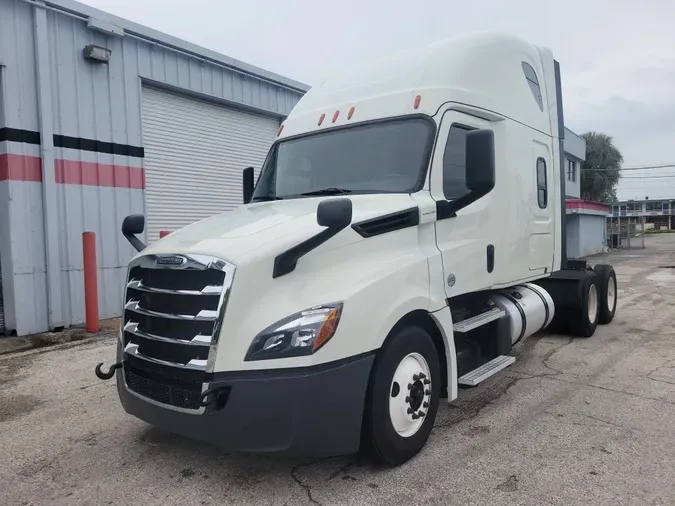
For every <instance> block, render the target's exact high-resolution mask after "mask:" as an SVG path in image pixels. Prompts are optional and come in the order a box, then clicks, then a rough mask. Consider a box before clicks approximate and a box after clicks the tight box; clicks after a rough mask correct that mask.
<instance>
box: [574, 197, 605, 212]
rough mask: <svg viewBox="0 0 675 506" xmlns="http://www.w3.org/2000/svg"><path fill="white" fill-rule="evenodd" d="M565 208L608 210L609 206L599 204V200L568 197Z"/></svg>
mask: <svg viewBox="0 0 675 506" xmlns="http://www.w3.org/2000/svg"><path fill="white" fill-rule="evenodd" d="M567 209H588V210H591V211H602V212H608V211H609V206H608V205H606V204H601V203H600V202H592V201H590V200H582V199H568V200H567Z"/></svg>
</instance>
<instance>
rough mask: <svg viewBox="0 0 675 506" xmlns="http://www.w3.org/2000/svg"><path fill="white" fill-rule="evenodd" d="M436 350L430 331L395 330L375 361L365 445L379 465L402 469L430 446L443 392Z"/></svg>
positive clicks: (414, 326) (369, 395)
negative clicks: (430, 436)
mask: <svg viewBox="0 0 675 506" xmlns="http://www.w3.org/2000/svg"><path fill="white" fill-rule="evenodd" d="M441 381H442V377H441V370H440V361H439V357H438V353H437V351H436V346H435V345H434V342H433V340H432V338H431V336H430V335H429V333H428V332H427V331H425V330H424V329H422V328H421V327H418V326H416V325H409V326H406V327H403V328H401V329H399V330H398V331H395V334H394V335H392V337H391V338H390V339H388V340H387V342H386V343H385V345H384V347H383V348H382V349H381V350H380V353H379V355H378V357H377V359H376V361H375V365H374V367H373V371H372V374H371V378H370V383H369V387H368V397H367V404H366V410H365V413H364V428H365V430H364V446H365V448H364V449H365V450H366V451H367V452H368V453H370V455H371V457H372V458H373V459H374V460H375V461H376V462H377V463H379V464H383V465H388V466H397V465H401V464H403V463H404V462H406V461H408V460H409V459H411V458H412V457H414V456H415V455H416V454H417V453H418V452H419V451H420V450H421V449H422V448H423V447H424V445H425V444H426V441H427V439H428V438H429V434H430V432H431V429H432V428H433V425H434V420H435V419H436V412H437V411H438V401H439V397H440V391H441Z"/></svg>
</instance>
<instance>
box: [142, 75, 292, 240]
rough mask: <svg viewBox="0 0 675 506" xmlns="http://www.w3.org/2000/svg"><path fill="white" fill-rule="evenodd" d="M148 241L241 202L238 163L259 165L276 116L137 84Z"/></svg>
mask: <svg viewBox="0 0 675 506" xmlns="http://www.w3.org/2000/svg"><path fill="white" fill-rule="evenodd" d="M142 102H143V143H144V146H145V170H146V185H147V187H146V202H147V223H148V240H150V241H154V240H156V239H158V238H159V232H160V230H169V231H174V230H178V229H179V228H182V227H184V226H186V225H189V224H190V223H193V222H195V221H198V220H201V219H204V218H207V217H209V216H213V215H214V214H218V213H221V212H223V211H227V210H230V209H232V208H234V207H236V206H237V205H240V204H241V202H242V201H241V198H242V188H241V173H242V169H243V168H244V167H248V166H253V167H255V168H257V169H260V167H261V166H262V164H263V162H264V161H265V156H266V155H267V151H268V150H269V147H270V146H271V144H272V143H273V142H274V139H275V137H276V135H277V131H278V129H279V124H280V122H279V119H278V118H274V117H269V116H262V115H257V114H251V113H248V112H243V111H239V110H236V109H232V108H230V107H224V106H221V105H218V104H214V103H209V102H204V101H201V100H195V99H191V98H188V97H184V96H180V95H176V94H173V93H167V92H165V91H160V90H157V89H153V88H144V89H143V98H142Z"/></svg>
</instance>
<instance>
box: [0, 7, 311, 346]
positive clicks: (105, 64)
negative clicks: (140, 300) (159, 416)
mask: <svg viewBox="0 0 675 506" xmlns="http://www.w3.org/2000/svg"><path fill="white" fill-rule="evenodd" d="M307 88H308V87H307V86H305V85H303V84H301V83H298V82H295V81H292V80H290V79H286V78H284V77H281V76H278V75H275V74H272V73H270V72H267V71H264V70H262V69H258V68H255V67H252V66H250V65H246V64H244V63H242V62H239V61H236V60H233V59H231V58H228V57H226V56H223V55H220V54H217V53H214V52H212V51H208V50H206V49H203V48H200V47H197V46H194V45H192V44H188V43H186V42H183V41H181V40H178V39H175V38H173V37H170V36H168V35H165V34H162V33H158V32H156V31H153V30H150V29H148V28H145V27H143V26H139V25H136V24H134V23H131V22H128V21H125V20H123V19H120V18H117V17H114V16H111V15H109V14H106V13H104V12H101V11H98V10H95V9H92V8H90V7H88V6H85V5H83V4H80V3H77V2H73V1H70V0H56V1H45V2H38V1H32V0H0V268H1V274H0V280H1V282H2V286H1V289H0V334H2V333H3V332H4V333H9V332H11V331H16V333H17V334H19V335H24V334H30V333H35V332H42V331H46V330H51V329H56V328H60V327H67V326H69V325H73V324H79V323H82V322H83V321H84V290H83V284H84V281H83V264H82V238H81V237H82V232H83V231H93V232H95V233H96V239H97V252H98V268H99V307H100V310H99V311H100V315H101V317H103V318H106V317H114V316H118V315H119V314H120V311H121V307H120V301H121V300H122V285H123V281H122V280H123V273H124V271H125V269H126V264H127V261H128V260H129V258H130V257H131V256H132V255H133V253H134V250H133V249H132V248H131V246H130V245H129V244H128V243H127V241H126V240H125V239H124V238H123V237H122V235H121V233H120V226H121V223H122V220H123V219H124V217H125V216H127V215H128V214H131V213H144V214H146V216H147V223H148V226H147V236H146V240H147V241H153V240H154V239H156V238H157V236H158V234H159V231H160V230H163V229H166V230H175V229H177V228H179V227H181V226H183V225H186V224H188V223H190V222H193V221H195V220H197V219H200V218H203V217H206V216H209V215H212V214H215V213H217V212H220V211H223V210H227V209H230V208H232V207H234V206H235V205H237V204H239V203H240V202H241V169H243V168H244V167H246V166H251V165H252V166H254V167H256V168H260V166H261V165H262V163H263V160H264V157H265V155H266V152H267V150H268V148H269V146H270V144H271V143H272V142H273V140H274V138H275V137H276V134H277V130H278V128H279V125H280V122H281V121H282V120H283V118H284V117H285V116H286V115H287V114H288V113H289V112H290V110H291V109H292V107H293V106H294V105H295V103H296V102H297V101H298V100H299V99H300V97H301V96H302V95H303V93H304V92H305V91H306V90H307Z"/></svg>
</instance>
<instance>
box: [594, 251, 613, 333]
mask: <svg viewBox="0 0 675 506" xmlns="http://www.w3.org/2000/svg"><path fill="white" fill-rule="evenodd" d="M594 271H595V275H596V276H597V277H598V291H599V295H600V297H599V299H600V315H599V316H598V322H599V323H600V325H607V324H608V323H610V322H611V321H612V320H613V319H614V315H615V314H616V300H617V283H616V273H615V272H614V267H612V266H611V265H604V264H600V265H596V266H595V267H594Z"/></svg>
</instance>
